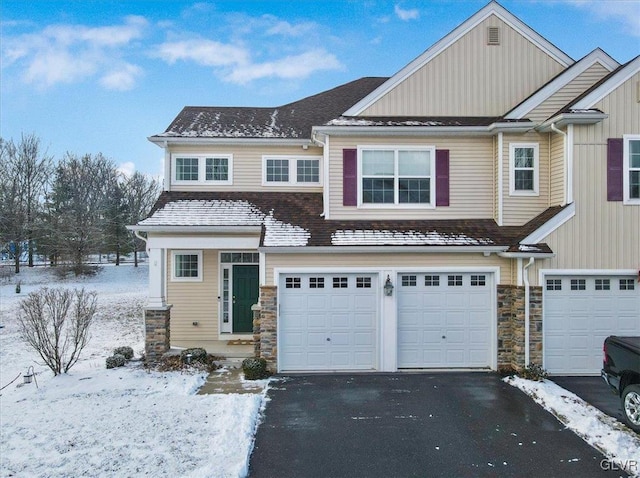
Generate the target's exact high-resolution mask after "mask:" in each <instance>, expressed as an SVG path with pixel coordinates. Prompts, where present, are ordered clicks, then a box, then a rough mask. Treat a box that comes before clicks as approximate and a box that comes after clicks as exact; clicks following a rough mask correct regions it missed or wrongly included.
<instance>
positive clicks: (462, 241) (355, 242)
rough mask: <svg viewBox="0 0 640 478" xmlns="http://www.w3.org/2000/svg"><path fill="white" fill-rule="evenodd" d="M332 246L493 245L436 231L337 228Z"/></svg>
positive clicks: (459, 235) (488, 240)
mask: <svg viewBox="0 0 640 478" xmlns="http://www.w3.org/2000/svg"><path fill="white" fill-rule="evenodd" d="M331 244H332V245H334V246H481V245H493V244H494V242H493V241H492V240H491V239H482V238H475V237H469V236H467V235H465V234H443V233H439V232H437V231H427V232H420V231H389V230H379V231H377V230H363V229H356V230H338V231H336V232H334V233H333V234H332V235H331Z"/></svg>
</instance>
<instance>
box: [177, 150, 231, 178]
mask: <svg viewBox="0 0 640 478" xmlns="http://www.w3.org/2000/svg"><path fill="white" fill-rule="evenodd" d="M232 163H233V156H232V155H230V154H214V155H200V154H194V155H184V154H174V155H173V161H172V166H173V171H172V175H173V182H174V183H176V184H198V183H201V184H202V183H207V184H231V183H232V178H231V171H232Z"/></svg>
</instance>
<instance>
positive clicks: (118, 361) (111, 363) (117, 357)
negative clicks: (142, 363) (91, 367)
mask: <svg viewBox="0 0 640 478" xmlns="http://www.w3.org/2000/svg"><path fill="white" fill-rule="evenodd" d="M125 362H126V359H125V357H124V355H122V354H113V355H112V356H111V357H107V360H106V364H107V368H116V367H124V364H125Z"/></svg>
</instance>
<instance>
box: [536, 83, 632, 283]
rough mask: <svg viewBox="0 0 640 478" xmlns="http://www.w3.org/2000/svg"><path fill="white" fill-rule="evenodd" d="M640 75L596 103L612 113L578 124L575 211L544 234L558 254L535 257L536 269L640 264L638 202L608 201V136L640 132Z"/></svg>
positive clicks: (621, 267)
mask: <svg viewBox="0 0 640 478" xmlns="http://www.w3.org/2000/svg"><path fill="white" fill-rule="evenodd" d="M638 81H640V74H636V75H635V76H634V77H632V78H630V79H629V80H627V81H626V82H625V83H623V84H622V85H621V86H620V87H619V88H617V89H616V90H615V91H614V92H612V93H611V94H609V95H608V96H606V97H605V98H604V99H603V100H602V101H600V102H598V103H596V104H595V105H594V107H595V108H598V109H600V110H602V111H604V112H605V113H607V114H608V115H609V118H608V119H606V120H604V121H603V122H602V123H599V124H596V125H589V126H578V125H577V126H575V128H574V137H575V147H574V158H575V159H574V179H573V182H574V199H575V203H576V215H575V217H574V218H573V219H571V220H570V221H568V222H567V223H565V224H564V225H562V226H561V227H560V228H558V229H557V230H556V231H555V232H553V233H552V234H550V235H549V236H548V237H547V238H545V239H544V242H547V243H548V244H549V246H550V247H551V249H552V250H553V251H554V252H555V253H556V257H554V258H553V259H548V260H545V261H542V262H539V263H537V265H536V268H535V269H536V272H537V271H538V270H539V269H541V268H558V269H631V270H638V269H640V206H631V205H624V204H623V203H622V202H621V201H607V139H608V138H622V135H623V134H640V103H639V102H638V97H637V91H636V89H637V87H638V86H637V84H638ZM578 245H579V247H578ZM533 275H534V274H532V278H533ZM535 275H536V280H537V274H535Z"/></svg>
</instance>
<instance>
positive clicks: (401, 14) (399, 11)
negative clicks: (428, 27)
mask: <svg viewBox="0 0 640 478" xmlns="http://www.w3.org/2000/svg"><path fill="white" fill-rule="evenodd" d="M393 11H394V12H396V15H397V16H398V18H399V19H400V20H403V21H405V22H406V21H409V20H417V19H418V18H420V11H419V10H418V9H417V8H412V9H411V10H404V9H403V8H401V7H400V5H398V4H396V6H395V7H394V9H393Z"/></svg>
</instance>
